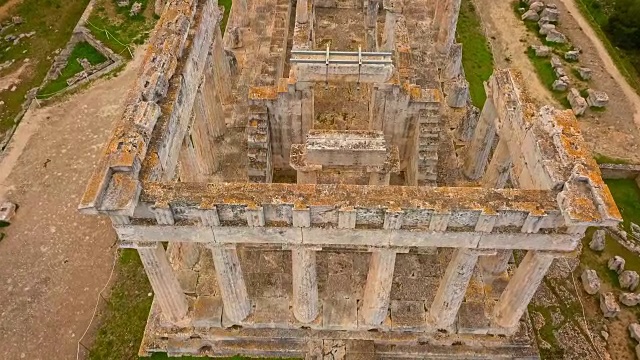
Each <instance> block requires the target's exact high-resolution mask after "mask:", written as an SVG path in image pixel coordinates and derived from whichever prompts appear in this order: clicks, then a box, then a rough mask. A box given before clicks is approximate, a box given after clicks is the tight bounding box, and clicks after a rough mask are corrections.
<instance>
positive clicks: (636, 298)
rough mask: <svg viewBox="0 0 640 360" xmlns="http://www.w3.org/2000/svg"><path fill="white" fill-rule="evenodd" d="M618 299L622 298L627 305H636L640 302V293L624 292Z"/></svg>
mask: <svg viewBox="0 0 640 360" xmlns="http://www.w3.org/2000/svg"><path fill="white" fill-rule="evenodd" d="M618 300H620V302H621V303H623V304H625V305H626V306H636V305H638V304H640V294H636V293H622V294H620V297H619V298H618Z"/></svg>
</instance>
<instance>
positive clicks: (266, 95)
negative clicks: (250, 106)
mask: <svg viewBox="0 0 640 360" xmlns="http://www.w3.org/2000/svg"><path fill="white" fill-rule="evenodd" d="M277 97H278V89H277V88H276V87H275V86H252V87H251V88H249V99H252V100H274V99H276V98H277Z"/></svg>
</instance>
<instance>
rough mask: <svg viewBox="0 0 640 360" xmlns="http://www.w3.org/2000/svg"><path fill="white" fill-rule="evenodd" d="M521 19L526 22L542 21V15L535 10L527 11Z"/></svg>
mask: <svg viewBox="0 0 640 360" xmlns="http://www.w3.org/2000/svg"><path fill="white" fill-rule="evenodd" d="M521 18H522V20H524V21H538V20H540V15H538V13H537V12H535V10H527V11H526V12H525V13H524V14H522V16H521Z"/></svg>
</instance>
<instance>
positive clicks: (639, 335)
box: [629, 323, 640, 341]
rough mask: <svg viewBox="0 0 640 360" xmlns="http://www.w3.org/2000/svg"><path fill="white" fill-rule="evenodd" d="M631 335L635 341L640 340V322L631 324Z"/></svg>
mask: <svg viewBox="0 0 640 360" xmlns="http://www.w3.org/2000/svg"><path fill="white" fill-rule="evenodd" d="M629 336H631V338H632V339H634V340H635V341H640V324H638V323H633V324H630V325H629Z"/></svg>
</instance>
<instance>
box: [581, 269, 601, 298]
mask: <svg viewBox="0 0 640 360" xmlns="http://www.w3.org/2000/svg"><path fill="white" fill-rule="evenodd" d="M580 278H581V279H582V286H583V287H584V291H586V292H587V294H589V295H594V294H596V293H597V292H598V290H600V278H598V273H596V271H595V270H591V269H587V270H585V271H584V272H583V273H582V276H580Z"/></svg>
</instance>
